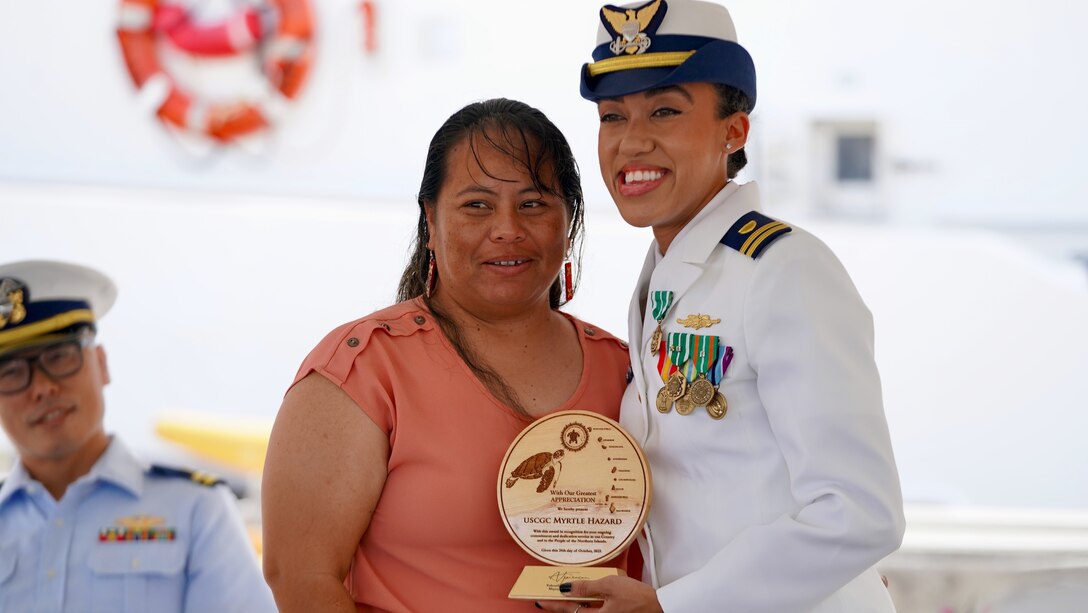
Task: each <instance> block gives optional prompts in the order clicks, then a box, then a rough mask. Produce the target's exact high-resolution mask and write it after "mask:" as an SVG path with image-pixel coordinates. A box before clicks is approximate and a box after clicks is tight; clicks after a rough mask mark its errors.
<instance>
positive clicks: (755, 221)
mask: <svg viewBox="0 0 1088 613" xmlns="http://www.w3.org/2000/svg"><path fill="white" fill-rule="evenodd" d="M792 230H793V228H791V227H789V226H788V225H786V224H785V223H783V222H781V221H778V220H777V219H771V218H770V217H767V216H766V215H763V214H762V213H757V212H756V211H750V212H748V213H745V214H744V215H742V216H741V218H740V219H738V220H737V223H735V224H733V227H731V228H729V231H728V232H726V233H725V236H723V237H722V240H720V241H718V242H720V243H721V244H723V245H725V246H726V247H729V248H731V249H736V250H737V251H739V252H741V253H743V254H744V255H746V256H748V257H750V258H752V259H755V258H758V257H759V254H760V253H762V252H763V250H764V249H766V248H767V247H768V246H769V245H770V244H771V243H773V242H774V241H776V240H778V239H779V238H780V237H782V236H783V235H785V234H788V233H789V232H791V231H792Z"/></svg>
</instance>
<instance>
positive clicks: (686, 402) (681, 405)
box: [676, 389, 695, 415]
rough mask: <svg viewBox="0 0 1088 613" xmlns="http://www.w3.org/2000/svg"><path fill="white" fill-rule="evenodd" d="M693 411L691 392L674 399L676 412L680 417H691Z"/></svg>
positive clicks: (693, 404) (693, 403)
mask: <svg viewBox="0 0 1088 613" xmlns="http://www.w3.org/2000/svg"><path fill="white" fill-rule="evenodd" d="M694 410H695V402H694V401H692V399H691V391H690V389H689V391H688V393H687V394H684V395H683V396H681V397H679V398H677V399H676V412H677V413H679V414H681V415H691V412H692V411H694Z"/></svg>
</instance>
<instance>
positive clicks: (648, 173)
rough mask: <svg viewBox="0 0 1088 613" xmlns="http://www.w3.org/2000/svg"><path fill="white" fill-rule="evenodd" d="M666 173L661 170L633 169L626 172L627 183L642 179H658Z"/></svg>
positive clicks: (625, 179)
mask: <svg viewBox="0 0 1088 613" xmlns="http://www.w3.org/2000/svg"><path fill="white" fill-rule="evenodd" d="M663 175H664V173H663V172H661V171H660V170H632V171H631V172H628V173H624V176H623V180H624V182H625V183H638V182H640V181H657V180H658V179H660V178H661V177H662V176H663Z"/></svg>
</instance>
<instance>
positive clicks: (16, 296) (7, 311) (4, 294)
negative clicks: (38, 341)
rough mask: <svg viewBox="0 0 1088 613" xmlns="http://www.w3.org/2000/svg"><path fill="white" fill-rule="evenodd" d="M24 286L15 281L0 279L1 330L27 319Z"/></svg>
mask: <svg viewBox="0 0 1088 613" xmlns="http://www.w3.org/2000/svg"><path fill="white" fill-rule="evenodd" d="M23 301H24V296H23V285H22V283H20V282H18V281H16V280H15V279H11V278H5V279H0V328H3V327H5V326H7V325H8V324H9V323H10V324H12V325H15V324H18V323H19V322H21V321H23V320H24V319H26V306H24V305H23Z"/></svg>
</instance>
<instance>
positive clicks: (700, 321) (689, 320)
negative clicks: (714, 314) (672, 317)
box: [676, 313, 722, 330]
mask: <svg viewBox="0 0 1088 613" xmlns="http://www.w3.org/2000/svg"><path fill="white" fill-rule="evenodd" d="M676 323H678V324H680V325H681V326H684V327H685V328H694V329H695V330H702V329H703V328H709V327H710V326H713V325H714V324H720V323H722V320H720V319H711V318H710V315H703V314H702V313H695V314H694V315H688V316H687V317H685V318H683V319H677V320H676Z"/></svg>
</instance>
